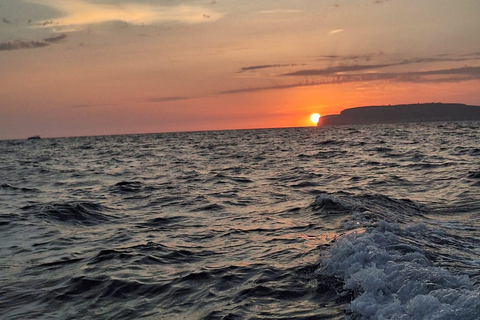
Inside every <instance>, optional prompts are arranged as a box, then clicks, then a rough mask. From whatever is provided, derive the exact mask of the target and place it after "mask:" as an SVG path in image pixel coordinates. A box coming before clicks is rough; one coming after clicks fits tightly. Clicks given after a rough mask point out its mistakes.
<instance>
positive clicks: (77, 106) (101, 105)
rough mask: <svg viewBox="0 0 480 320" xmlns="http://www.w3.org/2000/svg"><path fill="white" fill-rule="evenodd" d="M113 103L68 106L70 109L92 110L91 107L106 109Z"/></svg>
mask: <svg viewBox="0 0 480 320" xmlns="http://www.w3.org/2000/svg"><path fill="white" fill-rule="evenodd" d="M113 105H115V104H114V103H91V104H77V105H73V106H70V108H93V107H106V106H113Z"/></svg>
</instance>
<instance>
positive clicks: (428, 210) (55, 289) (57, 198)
mask: <svg viewBox="0 0 480 320" xmlns="http://www.w3.org/2000/svg"><path fill="white" fill-rule="evenodd" d="M0 164H1V166H0V318H1V319H402V320H405V319H449V320H450V319H462V320H468V319H470V320H478V319H480V122H459V123H455V122H450V123H426V124H421V123H417V124H397V125H374V126H357V127H348V126H344V127H325V128H320V127H319V128H289V129H268V130H238V131H218V132H189V133H165V134H148V135H125V136H99V137H79V138H58V139H42V140H35V141H32V140H15V141H0Z"/></svg>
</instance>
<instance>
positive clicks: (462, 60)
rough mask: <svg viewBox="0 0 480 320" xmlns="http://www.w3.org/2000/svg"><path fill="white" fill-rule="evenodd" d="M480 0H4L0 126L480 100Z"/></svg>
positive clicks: (305, 113)
mask: <svg viewBox="0 0 480 320" xmlns="http://www.w3.org/2000/svg"><path fill="white" fill-rule="evenodd" d="M479 13H480V1H478V0H457V1H454V0H450V1H446V0H376V1H375V0H332V1H330V0H205V1H203V0H197V1H193V0H191V1H188V0H187V1H185V0H184V1H182V0H163V1H162V0H117V1H113V0H0V139H22V138H26V137H28V136H32V135H40V136H42V137H63V136H85V135H106V134H130V133H153V132H170V131H196V130H224V129H248V128H273V127H298V126H309V125H313V123H312V122H311V121H310V114H312V113H314V112H318V113H320V114H322V115H328V114H337V113H339V112H340V111H341V110H343V109H346V108H350V107H357V106H368V105H388V104H400V103H425V102H458V103H466V104H472V105H480V19H479V18H478V14H479Z"/></svg>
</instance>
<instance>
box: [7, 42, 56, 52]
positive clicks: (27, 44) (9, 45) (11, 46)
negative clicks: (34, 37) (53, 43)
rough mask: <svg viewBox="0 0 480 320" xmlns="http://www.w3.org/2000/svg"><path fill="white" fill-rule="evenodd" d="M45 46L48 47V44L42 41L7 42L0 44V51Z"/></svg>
mask: <svg viewBox="0 0 480 320" xmlns="http://www.w3.org/2000/svg"><path fill="white" fill-rule="evenodd" d="M46 46H48V43H46V42H43V41H7V42H0V51H6V50H18V49H32V48H42V47H46Z"/></svg>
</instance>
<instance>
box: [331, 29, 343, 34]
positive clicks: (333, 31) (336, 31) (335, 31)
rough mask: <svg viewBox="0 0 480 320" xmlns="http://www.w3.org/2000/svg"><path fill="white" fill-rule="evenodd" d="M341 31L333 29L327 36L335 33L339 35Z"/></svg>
mask: <svg viewBox="0 0 480 320" xmlns="http://www.w3.org/2000/svg"><path fill="white" fill-rule="evenodd" d="M342 31H343V29H335V30H332V31H330V32H329V33H328V34H335V33H339V32H342Z"/></svg>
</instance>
